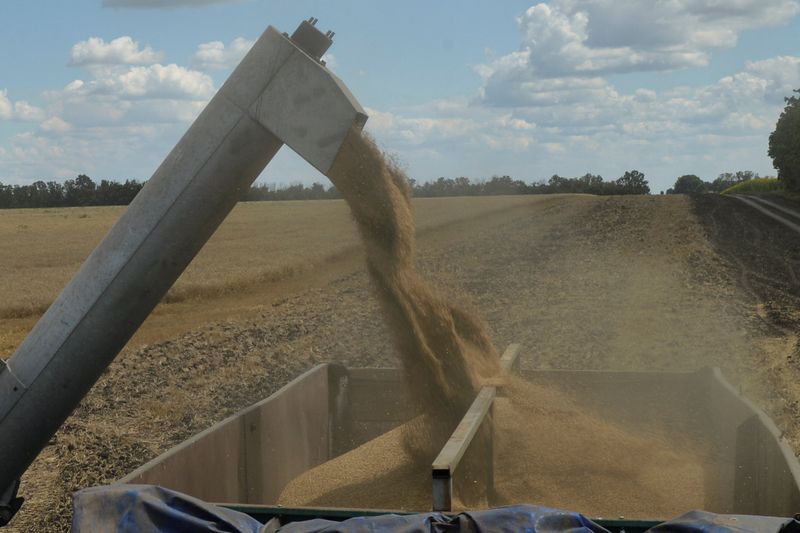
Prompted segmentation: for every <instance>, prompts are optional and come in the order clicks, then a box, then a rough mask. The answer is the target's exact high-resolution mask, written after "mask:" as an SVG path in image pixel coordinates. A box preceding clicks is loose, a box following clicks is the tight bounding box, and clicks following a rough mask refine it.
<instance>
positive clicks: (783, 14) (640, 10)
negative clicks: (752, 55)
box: [475, 0, 800, 105]
mask: <svg viewBox="0 0 800 533" xmlns="http://www.w3.org/2000/svg"><path fill="white" fill-rule="evenodd" d="M797 13H800V4H798V2H797V1H796V0H737V1H735V2H716V1H715V2H709V1H707V0H706V1H699V0H672V1H669V2H657V3H655V2H651V1H649V0H639V1H629V2H618V1H614V0H554V1H552V2H549V3H547V4H545V3H540V4H536V5H534V6H532V7H530V8H529V9H527V10H526V11H525V13H524V14H523V15H522V16H521V17H519V18H518V19H517V23H518V26H519V29H520V32H521V33H522V43H521V45H520V47H519V49H518V50H516V51H513V52H511V53H508V54H506V55H503V56H501V57H499V58H497V59H494V60H492V61H490V62H489V63H487V64H483V65H478V66H477V67H476V69H475V70H476V72H478V74H480V75H481V76H482V77H483V78H484V88H483V95H484V98H485V99H486V101H487V102H489V103H492V104H495V105H516V104H519V103H523V102H521V101H520V99H523V100H524V99H525V98H526V96H525V95H526V94H527V93H528V92H531V90H530V89H531V88H530V87H527V86H526V85H527V84H531V83H533V84H542V83H544V80H552V79H573V80H574V79H575V78H581V77H585V78H589V79H591V78H598V77H600V76H603V75H606V74H611V73H624V72H634V71H637V72H641V71H664V70H673V69H678V68H686V67H699V66H705V65H707V64H708V62H709V58H710V53H711V52H712V51H713V50H715V49H718V48H727V47H731V46H734V45H735V44H736V42H737V39H738V36H739V34H740V33H741V32H742V31H744V30H747V29H751V28H759V27H765V26H773V25H777V24H781V23H785V22H786V21H787V20H788V19H790V18H791V17H792V16H794V15H796V14H797ZM634 21H635V22H634ZM571 83H575V82H574V81H572V82H571ZM532 92H541V91H536V90H535V87H533V91H532Z"/></svg>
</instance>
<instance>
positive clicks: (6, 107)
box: [0, 89, 45, 122]
mask: <svg viewBox="0 0 800 533" xmlns="http://www.w3.org/2000/svg"><path fill="white" fill-rule="evenodd" d="M44 117H45V112H44V110H43V109H41V108H39V107H36V106H34V105H31V104H29V103H28V102H26V101H25V100H17V101H16V102H12V101H11V99H10V98H9V96H8V91H7V90H6V89H3V90H0V120H17V121H20V122H35V121H39V120H42V119H43V118H44Z"/></svg>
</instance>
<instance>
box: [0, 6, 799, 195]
mask: <svg viewBox="0 0 800 533" xmlns="http://www.w3.org/2000/svg"><path fill="white" fill-rule="evenodd" d="M312 15H313V16H315V17H317V18H319V20H320V22H319V26H320V27H321V28H322V29H323V30H327V29H331V30H334V31H336V37H335V39H334V40H335V42H334V45H333V47H332V48H331V50H330V51H329V54H330V56H329V57H328V62H329V65H330V66H331V68H332V69H333V70H334V71H335V72H336V73H337V74H338V75H339V76H340V77H341V78H342V79H343V80H344V81H345V83H346V84H347V85H348V86H349V87H350V89H351V90H352V91H353V93H354V94H355V95H356V97H357V98H358V99H359V100H360V101H361V103H362V104H363V105H364V106H365V107H366V108H367V109H368V111H369V114H370V121H369V123H368V130H369V131H370V132H371V133H372V134H373V135H374V136H375V137H376V139H377V140H378V142H379V143H380V144H381V146H383V147H384V149H386V150H387V151H390V152H392V153H394V154H396V155H397V156H398V157H399V158H400V159H401V160H402V161H403V162H404V164H405V165H406V166H407V168H408V172H409V174H410V175H411V176H412V177H414V178H415V179H417V180H418V181H425V180H429V179H435V178H437V177H438V176H451V177H455V176H468V177H471V178H475V179H485V178H489V177H491V176H492V175H494V174H509V175H512V176H514V177H515V178H520V179H524V180H526V181H532V180H540V179H547V178H548V177H549V176H550V175H552V174H555V173H558V174H560V175H564V176H576V175H581V174H584V173H586V172H592V173H599V174H601V175H603V176H604V177H605V178H607V179H614V178H616V177H618V176H620V175H621V174H622V173H623V172H624V171H625V170H629V169H633V168H636V169H638V170H641V171H642V172H644V173H645V174H646V176H647V177H648V179H649V180H650V183H651V187H652V188H653V189H654V190H655V191H659V190H662V189H666V188H667V187H669V186H670V185H671V184H672V183H673V182H674V180H675V177H677V176H679V175H681V174H685V173H695V174H698V175H700V176H701V177H703V178H704V179H713V178H714V177H715V176H716V175H717V174H719V173H721V172H725V171H734V170H745V169H751V170H755V171H757V172H759V173H761V174H773V173H774V170H773V169H772V165H771V162H770V160H769V158H768V157H767V155H766V147H767V137H768V135H769V133H770V131H771V130H772V128H773V127H774V124H775V121H776V120H777V117H778V115H779V114H780V111H781V109H782V106H783V105H782V99H783V97H784V96H788V95H789V94H790V93H791V90H792V89H794V88H799V87H800V39H798V36H800V16H798V15H800V5H799V4H798V2H797V1H795V0H669V1H666V0H665V1H653V0H648V1H634V0H630V1H626V2H618V1H613V0H553V1H550V2H543V3H536V2H532V1H527V2H523V1H516V0H506V1H503V2H497V1H489V0H486V1H477V0H472V1H455V0H441V1H437V2H430V1H425V2H423V1H415V0H406V1H404V2H378V1H375V0H340V1H337V2H333V1H325V2H323V1H311V0H295V1H291V2H290V1H286V0H284V1H280V2H279V1H271V0H258V1H256V0H250V1H248V0H238V1H226V0H216V1H215V0H199V1H198V0H164V1H157V0H83V1H80V0H78V1H72V2H63V1H55V0H51V1H39V2H25V1H17V0H6V1H4V2H2V4H0V21H2V22H0V24H2V27H3V31H1V32H0V49H1V50H3V51H4V52H3V53H2V54H0V181H3V182H5V183H30V182H32V181H35V180H37V179H45V180H49V179H64V178H69V177H73V176H75V175H77V174H78V173H86V174H89V175H90V176H92V177H94V178H95V179H101V178H112V179H125V178H136V179H140V180H141V179H147V178H148V177H149V176H150V175H151V174H152V172H153V171H154V170H155V168H156V167H157V166H158V164H159V163H160V161H161V159H162V158H163V157H164V155H166V153H168V152H169V150H170V149H171V148H172V146H173V145H174V143H175V142H176V141H177V139H178V138H180V136H181V135H182V133H183V132H184V131H185V130H186V128H187V127H188V125H189V124H190V123H191V120H192V119H193V117H195V116H196V115H197V113H198V112H199V111H200V110H201V109H202V107H203V105H204V104H205V103H206V102H207V101H208V99H209V98H210V97H211V96H212V95H213V93H214V91H215V90H216V89H217V88H218V87H219V86H220V85H221V83H222V82H223V81H224V79H225V78H226V76H227V75H228V73H229V72H230V71H231V70H232V68H233V67H234V66H235V64H236V63H237V62H238V60H239V59H240V58H241V57H242V55H243V54H244V53H246V51H247V49H248V47H249V45H250V43H252V41H253V40H254V39H255V38H257V37H258V35H259V34H260V33H261V32H262V31H263V30H264V28H266V26H267V25H270V24H271V25H273V26H276V27H277V28H279V29H280V30H282V31H287V32H291V31H292V30H293V29H294V28H295V27H296V25H297V24H298V23H299V22H300V21H301V20H303V19H305V18H308V17H309V16H312ZM259 180H260V181H262V182H268V183H283V184H288V183H292V182H297V181H303V182H306V183H310V182H311V181H314V180H316V181H323V180H324V178H323V177H322V176H320V175H319V174H317V173H316V171H314V170H313V169H312V168H311V167H310V166H309V165H307V164H306V163H305V162H303V161H302V160H300V159H299V158H298V157H296V156H294V155H293V154H292V153H291V152H290V150H289V149H288V148H284V149H282V151H281V153H280V154H279V156H278V157H277V158H276V160H275V161H274V162H273V163H272V164H271V165H270V166H269V167H268V168H267V170H266V171H265V173H264V174H263V175H262V176H261V177H260V178H259Z"/></svg>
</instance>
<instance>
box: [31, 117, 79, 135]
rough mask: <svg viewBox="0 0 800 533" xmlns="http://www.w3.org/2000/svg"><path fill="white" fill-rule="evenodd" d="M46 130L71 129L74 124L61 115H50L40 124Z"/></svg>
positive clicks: (61, 130) (62, 130)
mask: <svg viewBox="0 0 800 533" xmlns="http://www.w3.org/2000/svg"><path fill="white" fill-rule="evenodd" d="M39 126H40V127H41V128H42V130H44V131H57V132H64V131H69V130H70V129H71V128H72V126H70V124H69V123H67V122H65V121H64V120H63V119H62V118H60V117H50V118H48V119H47V120H45V121H44V122H42V123H41V124H40V125H39Z"/></svg>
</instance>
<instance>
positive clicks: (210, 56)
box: [192, 37, 255, 70]
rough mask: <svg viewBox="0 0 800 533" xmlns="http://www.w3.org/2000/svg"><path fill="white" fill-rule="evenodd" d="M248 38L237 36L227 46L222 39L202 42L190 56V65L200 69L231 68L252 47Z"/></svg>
mask: <svg viewBox="0 0 800 533" xmlns="http://www.w3.org/2000/svg"><path fill="white" fill-rule="evenodd" d="M253 43H255V41H252V40H250V39H245V38H244V37H237V38H236V39H234V40H233V41H231V42H230V43H229V44H228V46H225V43H223V42H222V41H211V42H208V43H202V44H201V45H200V46H198V47H197V51H196V52H195V53H194V56H193V58H192V66H194V67H195V68H197V69H200V70H219V69H229V68H233V67H235V66H236V65H238V64H239V61H241V60H242V58H243V57H244V56H245V54H247V52H249V51H250V48H252V47H253Z"/></svg>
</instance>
